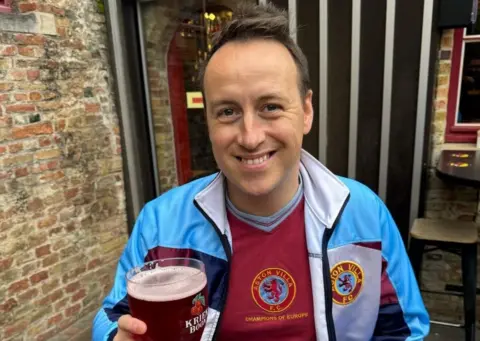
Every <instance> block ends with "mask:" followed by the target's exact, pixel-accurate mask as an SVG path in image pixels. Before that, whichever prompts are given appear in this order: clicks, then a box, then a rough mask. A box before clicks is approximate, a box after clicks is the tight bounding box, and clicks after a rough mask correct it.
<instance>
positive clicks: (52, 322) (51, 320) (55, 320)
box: [48, 313, 63, 326]
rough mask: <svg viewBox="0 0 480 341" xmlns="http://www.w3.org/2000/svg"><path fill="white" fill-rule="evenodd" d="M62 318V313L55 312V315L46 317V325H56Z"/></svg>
mask: <svg viewBox="0 0 480 341" xmlns="http://www.w3.org/2000/svg"><path fill="white" fill-rule="evenodd" d="M62 320H63V314H61V313H60V314H57V315H55V316H52V317H50V318H49V319H48V325H49V326H54V325H57V324H58V323H59V322H60V321H62Z"/></svg>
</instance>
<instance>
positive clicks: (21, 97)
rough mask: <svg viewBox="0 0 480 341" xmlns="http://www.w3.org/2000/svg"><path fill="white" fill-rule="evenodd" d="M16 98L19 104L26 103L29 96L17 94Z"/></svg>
mask: <svg viewBox="0 0 480 341" xmlns="http://www.w3.org/2000/svg"><path fill="white" fill-rule="evenodd" d="M14 97H15V100H16V101H18V102H22V101H26V100H27V99H28V96H27V94H15V95H14Z"/></svg>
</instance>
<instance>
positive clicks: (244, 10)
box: [199, 3, 310, 97]
mask: <svg viewBox="0 0 480 341" xmlns="http://www.w3.org/2000/svg"><path fill="white" fill-rule="evenodd" d="M252 39H271V40H274V41H277V42H279V43H280V44H282V45H283V46H285V47H286V48H287V49H288V51H289V52H290V54H291V56H292V57H293V59H294V61H295V64H296V65H297V70H298V75H299V80H298V81H299V84H298V85H299V90H300V94H301V95H302V96H303V97H305V96H306V94H307V92H308V90H310V76H309V74H308V62H307V58H306V57H305V55H304V54H303V52H302V50H301V49H300V47H299V46H298V45H297V44H296V43H295V42H294V41H293V39H292V38H291V37H290V33H289V24H288V16H287V13H286V12H285V11H283V10H280V9H278V8H277V7H275V6H274V5H273V4H271V3H267V4H266V5H252V4H247V3H241V4H239V5H238V7H237V8H236V10H234V12H233V16H232V20H231V21H229V22H227V23H226V24H225V25H224V26H223V27H222V29H221V30H220V31H219V32H218V33H217V34H216V35H215V36H214V38H213V42H212V49H211V51H210V53H209V55H208V57H207V59H206V61H205V63H204V64H203V65H202V67H201V68H200V77H199V80H200V84H201V87H202V89H203V81H204V75H205V69H206V67H207V65H208V62H209V61H210V59H211V58H212V56H213V55H214V54H215V52H217V51H218V50H219V49H220V48H221V47H222V46H223V45H225V44H227V43H229V42H233V41H248V40H252Z"/></svg>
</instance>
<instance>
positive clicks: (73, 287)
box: [65, 281, 80, 294]
mask: <svg viewBox="0 0 480 341" xmlns="http://www.w3.org/2000/svg"><path fill="white" fill-rule="evenodd" d="M78 289H80V282H79V281H77V282H73V283H70V284H69V285H67V286H66V287H65V292H66V293H68V294H70V293H72V292H75V291H77V290H78Z"/></svg>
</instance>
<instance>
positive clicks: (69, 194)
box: [65, 188, 79, 200]
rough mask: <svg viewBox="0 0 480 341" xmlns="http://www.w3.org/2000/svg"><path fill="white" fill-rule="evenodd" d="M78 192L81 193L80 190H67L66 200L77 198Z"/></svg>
mask: <svg viewBox="0 0 480 341" xmlns="http://www.w3.org/2000/svg"><path fill="white" fill-rule="evenodd" d="M78 192H79V189H78V188H71V189H69V190H66V191H65V199H66V200H69V199H72V198H75V197H76V196H77V194H78Z"/></svg>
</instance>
